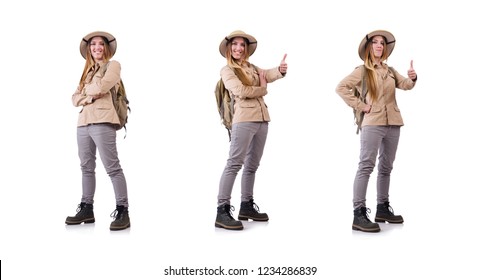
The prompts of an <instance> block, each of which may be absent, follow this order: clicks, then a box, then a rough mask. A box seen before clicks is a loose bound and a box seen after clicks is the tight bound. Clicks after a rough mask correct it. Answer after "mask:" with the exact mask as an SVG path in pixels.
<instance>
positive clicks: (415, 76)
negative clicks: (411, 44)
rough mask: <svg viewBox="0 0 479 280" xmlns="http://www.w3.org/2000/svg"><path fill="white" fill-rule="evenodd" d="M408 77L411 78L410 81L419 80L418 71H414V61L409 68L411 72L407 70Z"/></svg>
mask: <svg viewBox="0 0 479 280" xmlns="http://www.w3.org/2000/svg"><path fill="white" fill-rule="evenodd" d="M407 76H408V77H409V79H411V80H413V81H416V79H417V74H416V70H414V67H413V66H412V60H411V67H409V70H407Z"/></svg>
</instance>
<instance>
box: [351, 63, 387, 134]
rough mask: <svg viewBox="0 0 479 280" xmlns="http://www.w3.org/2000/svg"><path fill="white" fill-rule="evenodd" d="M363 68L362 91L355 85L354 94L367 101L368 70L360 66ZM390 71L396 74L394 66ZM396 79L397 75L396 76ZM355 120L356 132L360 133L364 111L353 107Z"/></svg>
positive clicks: (362, 100) (364, 101)
mask: <svg viewBox="0 0 479 280" xmlns="http://www.w3.org/2000/svg"><path fill="white" fill-rule="evenodd" d="M359 67H360V68H361V92H359V91H358V89H357V88H356V87H353V95H354V96H356V97H357V98H359V100H361V102H363V103H366V95H367V94H368V87H367V83H366V70H365V69H364V65H360V66H359ZM388 72H389V73H392V74H393V76H394V68H392V67H389V69H388ZM394 79H396V76H394ZM353 114H354V120H355V122H356V126H357V128H356V134H359V130H361V125H362V123H363V119H364V112H363V111H362V110H356V109H355V108H353Z"/></svg>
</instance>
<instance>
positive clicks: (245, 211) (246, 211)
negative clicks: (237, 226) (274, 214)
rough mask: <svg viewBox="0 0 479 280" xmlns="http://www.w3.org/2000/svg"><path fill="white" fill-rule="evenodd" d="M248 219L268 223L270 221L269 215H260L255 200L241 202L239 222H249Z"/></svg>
mask: <svg viewBox="0 0 479 280" xmlns="http://www.w3.org/2000/svg"><path fill="white" fill-rule="evenodd" d="M248 219H251V220H253V221H257V222H266V221H268V220H269V218H268V214H266V213H259V207H258V205H256V203H254V201H253V199H250V200H249V201H243V202H241V208H240V211H239V215H238V220H245V221H247V220H248Z"/></svg>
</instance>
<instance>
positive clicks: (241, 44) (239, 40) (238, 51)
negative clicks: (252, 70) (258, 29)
mask: <svg viewBox="0 0 479 280" xmlns="http://www.w3.org/2000/svg"><path fill="white" fill-rule="evenodd" d="M246 48H247V46H246V40H245V39H244V38H243V37H235V38H233V39H232V40H231V56H232V57H233V58H234V59H236V60H240V61H241V60H243V59H244V57H245V51H246Z"/></svg>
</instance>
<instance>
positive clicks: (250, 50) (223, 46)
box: [219, 32, 258, 57]
mask: <svg viewBox="0 0 479 280" xmlns="http://www.w3.org/2000/svg"><path fill="white" fill-rule="evenodd" d="M236 37H242V38H245V39H246V40H248V53H249V56H251V55H252V54H253V53H254V51H255V50H256V47H257V45H258V42H257V41H256V38H255V37H253V36H251V35H249V34H245V33H234V32H233V33H231V34H230V35H228V36H226V37H225V38H224V39H223V40H222V41H221V43H220V47H219V49H220V53H221V55H222V56H223V57H226V46H227V44H228V42H229V41H230V40H231V39H233V38H236Z"/></svg>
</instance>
